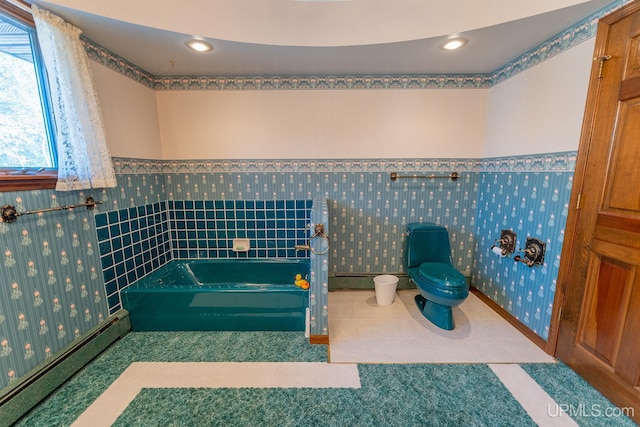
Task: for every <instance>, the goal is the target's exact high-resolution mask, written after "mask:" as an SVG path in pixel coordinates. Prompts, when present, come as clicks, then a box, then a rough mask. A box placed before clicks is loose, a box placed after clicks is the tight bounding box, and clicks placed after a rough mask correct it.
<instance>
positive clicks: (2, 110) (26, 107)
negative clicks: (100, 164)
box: [0, 0, 57, 191]
mask: <svg viewBox="0 0 640 427" xmlns="http://www.w3.org/2000/svg"><path fill="white" fill-rule="evenodd" d="M41 64H42V61H41V59H40V52H39V48H38V43H37V40H36V32H35V28H34V24H33V18H32V17H31V15H30V14H29V13H28V12H25V11H22V10H20V9H18V8H17V7H15V6H13V5H11V4H10V3H8V2H6V0H0V129H1V131H0V191H14V190H27V189H42V188H54V187H55V182H56V176H57V173H56V161H55V159H56V156H55V144H54V137H53V134H54V133H53V126H52V124H53V119H52V116H51V113H50V111H51V110H50V108H49V91H48V88H47V84H46V76H45V74H44V67H43V66H42V65H41Z"/></svg>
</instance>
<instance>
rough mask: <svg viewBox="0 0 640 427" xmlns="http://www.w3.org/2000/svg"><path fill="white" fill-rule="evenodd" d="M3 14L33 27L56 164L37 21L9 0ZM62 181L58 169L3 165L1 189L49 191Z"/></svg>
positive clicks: (3, 1)
mask: <svg viewBox="0 0 640 427" xmlns="http://www.w3.org/2000/svg"><path fill="white" fill-rule="evenodd" d="M0 14H2V15H4V16H7V17H9V18H10V19H12V20H14V21H16V23H17V24H18V25H22V26H26V27H30V28H31V29H33V33H31V34H30V38H31V49H32V51H33V56H34V62H35V64H34V65H35V67H34V68H35V71H36V79H38V88H39V91H40V104H41V107H42V110H43V113H44V125H45V132H46V133H47V138H48V140H49V149H50V150H51V153H52V158H53V161H54V164H56V162H57V156H56V152H55V150H56V144H55V129H54V126H55V123H54V117H53V114H52V110H51V99H50V95H49V94H50V92H49V87H48V81H47V77H46V75H45V69H44V64H43V63H42V55H41V53H40V48H39V46H38V43H37V40H35V37H36V34H35V22H34V21H33V16H32V15H31V13H29V12H27V11H25V10H22V9H20V8H19V7H17V6H14V5H13V4H11V3H9V2H8V1H7V0H0ZM57 180H58V168H57V165H56V167H53V168H36V167H16V168H10V167H0V192H7V191H18V190H21V191H24V190H45V189H52V188H55V186H56V182H57Z"/></svg>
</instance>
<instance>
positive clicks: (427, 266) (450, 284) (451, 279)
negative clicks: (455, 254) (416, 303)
mask: <svg viewBox="0 0 640 427" xmlns="http://www.w3.org/2000/svg"><path fill="white" fill-rule="evenodd" d="M411 270H413V271H412V273H413V274H410V275H411V276H412V279H413V280H414V282H415V284H416V286H417V287H418V289H419V290H421V291H422V292H426V293H427V294H428V295H429V298H430V299H432V300H434V301H435V302H438V303H440V304H451V303H454V302H455V301H456V300H460V301H462V300H464V299H465V298H466V297H467V296H468V295H469V287H468V285H467V279H466V278H465V277H464V275H463V274H462V273H460V272H459V271H458V270H456V269H455V268H454V267H452V266H450V265H448V264H444V263H441V262H425V263H422V264H420V267H418V268H415V269H411ZM416 270H417V271H416Z"/></svg>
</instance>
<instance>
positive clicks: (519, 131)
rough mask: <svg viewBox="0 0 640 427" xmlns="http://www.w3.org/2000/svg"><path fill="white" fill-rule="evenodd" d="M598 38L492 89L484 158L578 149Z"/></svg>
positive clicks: (490, 91) (488, 104) (488, 107)
mask: <svg viewBox="0 0 640 427" xmlns="http://www.w3.org/2000/svg"><path fill="white" fill-rule="evenodd" d="M594 45H595V38H592V39H589V40H587V41H585V42H584V43H581V44H579V45H577V46H575V47H573V48H571V49H568V50H566V51H564V52H562V53H560V54H559V55H557V56H555V57H553V58H551V59H548V60H546V61H544V62H542V63H540V64H538V65H536V66H535V67H532V68H530V69H528V70H526V71H524V72H523V73H520V74H518V75H516V76H514V77H511V78H509V79H507V80H505V81H504V82H502V83H500V84H498V85H496V86H494V87H492V88H491V89H490V90H489V94H488V103H487V122H486V134H485V136H484V150H483V153H482V157H487V158H490V157H501V156H512V155H514V156H515V155H524V154H536V153H552V152H561V151H572V150H577V149H578V144H579V142H580V130H581V127H582V116H583V114H584V107H585V101H586V98H587V89H588V85H589V74H590V70H591V64H592V62H593V61H592V60H593V48H594Z"/></svg>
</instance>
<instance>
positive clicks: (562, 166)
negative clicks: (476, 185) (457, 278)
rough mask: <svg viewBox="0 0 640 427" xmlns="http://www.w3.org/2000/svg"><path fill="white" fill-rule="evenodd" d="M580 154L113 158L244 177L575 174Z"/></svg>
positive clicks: (123, 165) (120, 165)
mask: <svg viewBox="0 0 640 427" xmlns="http://www.w3.org/2000/svg"><path fill="white" fill-rule="evenodd" d="M576 156H577V151H567V152H558V153H542V154H529V155H521V156H503V157H494V158H487V159H446V158H439V159H268V160H264V159H233V160H232V159H221V160H149V159H135V158H126V157H113V165H114V168H115V171H116V173H118V174H120V175H129V174H156V173H157V174H165V173H216V172H219V173H233V172H238V173H244V172H254V173H255V172H260V173H271V172H302V173H304V172H308V173H322V172H333V173H335V172H350V173H363V172H387V173H391V172H392V171H394V172H399V173H400V172H412V171H414V172H415V171H430V172H453V171H456V172H491V171H501V172H504V171H514V172H528V171H537V172H544V171H553V172H563V171H566V172H572V171H573V170H574V169H575V163H576Z"/></svg>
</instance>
